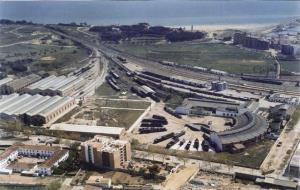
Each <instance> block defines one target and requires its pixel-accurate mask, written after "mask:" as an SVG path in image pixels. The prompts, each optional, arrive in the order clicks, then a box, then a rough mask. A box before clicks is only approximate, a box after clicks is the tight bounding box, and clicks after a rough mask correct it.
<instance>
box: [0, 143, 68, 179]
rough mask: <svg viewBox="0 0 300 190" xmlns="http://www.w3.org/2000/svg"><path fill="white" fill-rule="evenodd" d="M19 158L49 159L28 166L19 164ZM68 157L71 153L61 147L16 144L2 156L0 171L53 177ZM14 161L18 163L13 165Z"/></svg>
mask: <svg viewBox="0 0 300 190" xmlns="http://www.w3.org/2000/svg"><path fill="white" fill-rule="evenodd" d="M18 156H23V157H44V158H47V159H45V161H44V162H42V163H40V164H38V163H33V164H26V163H22V162H18V161H17V158H18ZM68 157H69V151H68V150H64V149H61V148H60V147H52V146H45V145H25V144H15V145H12V146H11V147H9V148H7V149H6V150H5V151H4V152H2V153H1V154H0V171H4V172H5V173H8V174H11V173H12V172H20V173H22V174H27V175H28V174H30V175H33V176H34V175H36V174H38V175H52V172H53V169H54V167H57V166H59V163H60V162H63V161H65V160H66V159H67V158H68ZM13 161H16V163H12V162H13Z"/></svg>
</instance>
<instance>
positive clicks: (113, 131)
mask: <svg viewBox="0 0 300 190" xmlns="http://www.w3.org/2000/svg"><path fill="white" fill-rule="evenodd" d="M50 130H58V131H69V132H80V133H92V134H102V135H118V136H120V135H121V134H122V133H123V132H124V131H125V129H124V128H121V127H106V126H91V125H75V124H66V123H57V124H53V125H52V126H51V127H50Z"/></svg>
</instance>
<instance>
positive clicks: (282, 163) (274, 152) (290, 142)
mask: <svg viewBox="0 0 300 190" xmlns="http://www.w3.org/2000/svg"><path fill="white" fill-rule="evenodd" d="M299 139H300V121H298V123H297V124H296V126H295V127H294V130H291V131H289V132H288V133H286V128H285V129H284V130H283V131H282V132H281V135H280V136H279V138H278V139H277V140H276V142H275V143H274V145H273V146H272V148H271V150H270V152H269V154H268V155H267V157H266V159H265V160H264V162H263V163H262V165H261V167H260V169H261V170H262V171H264V172H268V171H272V170H275V171H274V173H273V174H274V175H280V174H283V172H284V169H285V167H286V165H287V163H286V162H287V160H289V159H290V157H291V156H292V155H293V154H287V152H288V151H290V152H293V150H294V148H295V147H296V143H297V142H298V141H299ZM279 142H281V143H282V145H280V146H279V145H278V143H279ZM273 174H272V175H273Z"/></svg>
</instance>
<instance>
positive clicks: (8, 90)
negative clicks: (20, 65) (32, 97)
mask: <svg viewBox="0 0 300 190" xmlns="http://www.w3.org/2000/svg"><path fill="white" fill-rule="evenodd" d="M40 79H41V77H40V76H39V75H36V74H31V75H28V76H25V77H22V78H19V79H15V80H12V81H9V82H7V83H5V84H4V85H2V86H1V87H0V88H1V89H0V92H1V94H12V93H15V92H21V91H23V90H24V88H25V87H26V86H28V85H30V84H32V83H35V82H37V81H39V80H40Z"/></svg>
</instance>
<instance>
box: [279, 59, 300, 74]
mask: <svg viewBox="0 0 300 190" xmlns="http://www.w3.org/2000/svg"><path fill="white" fill-rule="evenodd" d="M279 63H280V65H281V68H282V70H286V71H290V72H300V62H299V61H298V60H295V61H285V60H279Z"/></svg>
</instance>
